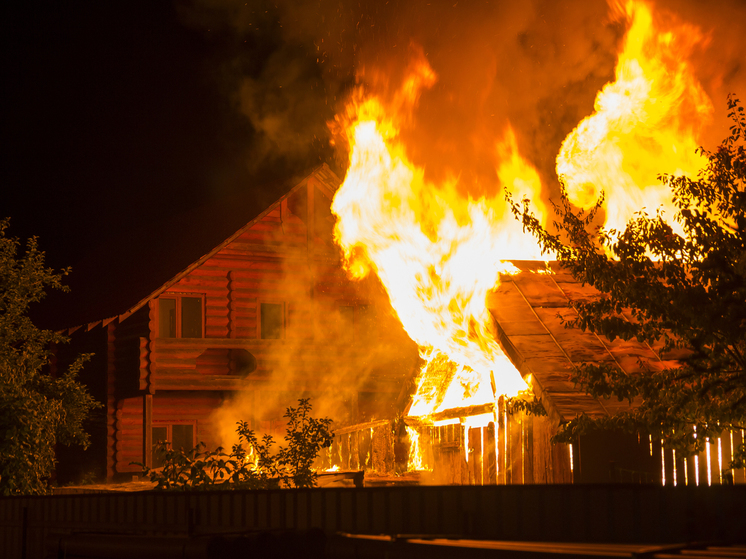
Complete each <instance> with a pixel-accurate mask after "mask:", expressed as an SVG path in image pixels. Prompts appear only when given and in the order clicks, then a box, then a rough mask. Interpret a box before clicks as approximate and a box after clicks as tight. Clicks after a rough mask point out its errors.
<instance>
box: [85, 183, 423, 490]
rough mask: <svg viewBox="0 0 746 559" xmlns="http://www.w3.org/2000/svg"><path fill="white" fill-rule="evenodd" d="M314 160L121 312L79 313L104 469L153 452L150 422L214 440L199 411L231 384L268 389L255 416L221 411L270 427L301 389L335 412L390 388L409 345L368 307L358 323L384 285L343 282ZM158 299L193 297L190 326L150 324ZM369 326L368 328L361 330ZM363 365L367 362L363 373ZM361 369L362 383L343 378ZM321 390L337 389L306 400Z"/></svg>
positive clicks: (120, 468)
mask: <svg viewBox="0 0 746 559" xmlns="http://www.w3.org/2000/svg"><path fill="white" fill-rule="evenodd" d="M324 172H325V171H323V169H322V172H321V175H320V176H321V179H319V177H317V176H315V175H312V176H311V177H310V178H308V179H306V180H305V181H304V182H302V183H301V184H300V185H298V186H297V187H296V188H295V189H293V191H291V192H290V193H289V195H287V196H286V197H284V198H283V199H281V200H280V201H278V202H277V203H276V204H275V205H274V206H273V207H271V208H269V209H268V210H267V211H265V212H264V213H263V214H262V215H260V216H259V217H258V218H257V219H255V220H254V221H253V222H251V223H250V224H249V225H248V226H247V227H245V228H244V229H243V230H241V231H240V232H239V233H238V234H237V235H235V236H234V237H233V238H232V239H230V240H229V241H227V242H226V243H224V244H223V245H221V246H220V247H218V248H216V249H215V250H214V251H213V252H212V253H210V254H208V255H206V256H205V257H203V258H202V259H201V260H199V261H198V262H196V263H194V264H193V265H192V266H190V267H189V268H187V269H186V270H185V271H183V272H182V273H181V274H179V276H177V277H176V278H174V280H172V281H171V282H169V283H168V284H166V285H165V286H164V288H162V289H161V290H160V291H159V292H156V293H155V294H154V295H151V297H150V298H149V299H146V300H145V301H144V303H142V304H140V306H139V307H137V310H135V311H134V312H128V313H125V314H123V315H120V316H119V317H115V318H113V319H110V320H108V321H103V322H99V323H98V325H97V326H96V325H95V324H94V325H90V326H89V328H88V329H92V330H91V331H93V330H97V331H98V332H100V333H101V336H100V337H101V340H100V342H101V343H100V344H99V345H100V346H101V347H100V348H98V349H97V353H98V354H100V355H102V356H103V363H104V365H103V366H102V367H100V369H101V371H100V372H99V373H100V374H99V376H100V378H101V379H104V384H105V390H104V393H103V396H102V399H103V400H105V402H106V434H107V441H108V442H107V444H106V452H105V453H104V454H105V464H106V474H107V477H109V478H112V477H120V478H125V479H126V478H128V477H129V476H131V475H133V474H136V473H138V472H139V471H140V467H139V466H136V465H132V463H133V462H141V463H144V464H146V465H148V466H153V465H155V464H154V462H153V455H152V448H153V444H154V443H155V442H156V440H155V438H157V437H159V436H161V435H163V434H164V433H166V434H167V436H168V437H173V436H176V433H177V432H178V434H179V436H180V437H182V439H184V437H187V438H188V437H189V433H191V440H192V442H193V443H196V442H199V441H203V442H205V443H207V444H208V445H212V446H216V445H217V444H219V443H220V442H222V441H218V440H217V439H216V437H215V431H214V429H213V427H214V425H213V424H212V414H213V412H214V411H215V410H217V409H218V408H220V407H221V405H222V404H223V403H224V402H226V401H227V400H230V398H231V395H233V394H236V393H238V392H239V391H240V392H242V393H244V397H243V399H244V401H246V402H255V403H256V404H257V405H258V404H262V403H266V402H267V401H272V402H275V403H276V405H275V406H274V408H272V409H270V410H264V412H263V415H262V416H261V417H254V418H252V417H246V416H245V415H244V416H241V417H238V416H236V418H235V419H236V420H238V419H246V420H249V421H253V423H252V427H253V428H255V429H257V430H269V431H273V432H274V434H275V435H276V436H277V435H280V434H281V433H282V434H284V420H283V419H282V413H283V412H284V409H285V407H287V406H289V405H293V404H294V403H296V399H297V398H298V397H300V396H302V395H305V396H306V397H308V396H310V397H312V399H313V401H312V403H313V404H314V413H315V414H321V415H331V414H332V412H334V413H339V412H340V406H342V412H343V413H344V414H345V417H344V419H345V420H346V421H350V420H352V421H354V420H357V421H360V420H364V419H365V418H366V416H365V415H359V414H360V407H359V405H358V391H360V390H364V391H365V394H366V396H367V397H372V398H373V399H374V400H379V399H380V400H382V401H393V400H394V399H395V397H396V395H397V394H398V392H399V390H400V387H401V385H402V384H403V376H402V375H403V374H404V373H405V372H408V370H409V369H410V368H411V366H412V364H413V363H414V362H416V359H417V352H416V348H414V346H413V345H412V343H411V342H409V341H408V338H407V337H406V334H404V332H403V330H402V329H401V327H400V326H398V327H397V326H396V325H395V324H396V320H395V318H394V317H390V316H383V313H381V315H382V316H381V322H382V325H379V326H380V328H373V329H371V328H370V326H371V324H373V325H374V326H375V324H374V320H373V319H371V318H370V317H375V316H376V314H377V313H376V311H375V306H376V304H381V303H385V298H384V299H380V300H378V302H376V300H375V299H376V297H377V296H379V295H376V294H371V292H370V290H369V287H366V286H365V284H359V283H353V282H350V281H349V280H348V279H347V277H346V274H345V272H344V270H343V269H342V267H341V265H340V262H339V256H338V253H337V252H336V249H335V248H334V246H333V241H332V227H333V219H332V216H331V213H330V211H329V203H330V200H331V197H332V195H333V188H334V185H333V184H332V185H331V186H330V185H329V184H326V183H329V182H330V181H329V180H326V179H328V177H326V178H324V176H323V173H324ZM161 299H169V300H173V301H175V303H174V304H173V305H174V306H176V305H180V304H181V302H182V300H183V299H189V300H191V301H194V300H195V299H198V300H199V301H200V313H201V319H202V325H201V331H200V332H193V331H190V332H189V334H188V336H187V335H186V333H185V332H184V331H182V330H183V326H175V327H174V332H170V331H169V332H167V335H163V334H164V332H163V331H162V330H161V326H162V317H160V316H159V314H160V312H161V310H160V306H159V305H160V303H159V301H160V300H161ZM263 304H267V305H274V307H273V308H274V309H277V308H279V309H280V311H281V312H280V313H279V316H280V331H279V333H276V335H274V336H269V337H271V338H273V339H267V338H268V336H267V335H266V334H267V332H266V331H265V332H264V333H263V330H262V305H263ZM342 311H344V312H342ZM181 312H182V313H183V312H185V311H183V309H182V310H181ZM345 313H346V314H345ZM368 315H369V316H368ZM177 316H178V315H177ZM366 316H368V318H367V319H366ZM345 319H349V321H350V322H345ZM363 319H366V320H367V322H366V320H363ZM177 322H178V321H177ZM352 322H354V327H353V324H352ZM391 323H393V324H394V327H393V328H392V327H391ZM265 327H266V325H265ZM397 328H398V329H397ZM378 329H380V330H381V331H383V333H382V334H381V336H380V337H379V335H378V334H377V333H376V334H374V333H373V331H374V330H376V331H377V330H378ZM85 335H86V336H90V332H86V334H85ZM373 345H375V346H376V348H377V349H376V351H373V349H372V347H373ZM384 346H385V351H383V350H381V348H384ZM376 352H377V353H376ZM386 352H388V354H389V355H383V353H386ZM392 363H393V364H392ZM376 366H378V367H379V368H382V371H381V372H380V374H372V371H374V369H375V368H376ZM361 372H362V373H364V375H363V376H365V377H366V379H367V380H366V382H365V383H364V384H363V383H356V381H355V379H356V378H358V377H360V376H361ZM340 379H348V380H350V382H339V381H340ZM329 392H333V393H334V395H335V398H337V400H339V402H337V403H336V404H335V406H336V407H331V408H328V409H321V410H320V409H319V402H320V401H321V399H323V398H324V397H325V396H324V394H325V393H329ZM379 396H380V398H379ZM369 407H370V406H367V407H366V408H365V413H367V414H368V416H369V415H370V414H371V413H372V412H371V411H370V410H369V409H368V408H369ZM322 408H323V406H322ZM330 410H331V411H330ZM335 419H339V418H337V417H335ZM190 429H191V430H190ZM276 438H277V437H276ZM379 462H380V460H379Z"/></svg>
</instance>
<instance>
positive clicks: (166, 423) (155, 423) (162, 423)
mask: <svg viewBox="0 0 746 559" xmlns="http://www.w3.org/2000/svg"><path fill="white" fill-rule="evenodd" d="M174 425H191V426H192V449H194V448H196V446H197V421H196V420H191V421H190V420H179V419H154V420H152V421H151V422H150V440H151V447H150V463H151V464H155V445H156V444H157V443H158V440H156V438H155V436H153V429H154V428H156V427H165V428H166V442H167V443H168V448H169V450H173V446H172V445H173V441H174V434H173V426H174ZM190 450H191V449H190ZM154 467H156V466H154ZM158 467H160V466H158Z"/></svg>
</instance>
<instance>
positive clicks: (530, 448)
mask: <svg viewBox="0 0 746 559" xmlns="http://www.w3.org/2000/svg"><path fill="white" fill-rule="evenodd" d="M521 415H522V416H523V417H522V420H521V421H522V424H523V433H522V439H523V483H526V484H528V483H534V421H533V419H534V417H533V416H532V415H527V414H521Z"/></svg>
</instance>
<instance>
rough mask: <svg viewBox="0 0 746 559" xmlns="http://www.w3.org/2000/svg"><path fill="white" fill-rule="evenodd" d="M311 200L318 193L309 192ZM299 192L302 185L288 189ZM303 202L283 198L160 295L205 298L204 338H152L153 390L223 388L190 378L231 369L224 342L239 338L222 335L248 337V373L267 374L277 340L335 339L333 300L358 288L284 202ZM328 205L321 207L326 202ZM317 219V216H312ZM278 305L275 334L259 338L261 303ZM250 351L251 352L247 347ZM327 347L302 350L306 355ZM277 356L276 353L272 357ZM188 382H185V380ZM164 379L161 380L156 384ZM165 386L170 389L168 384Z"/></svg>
mask: <svg viewBox="0 0 746 559" xmlns="http://www.w3.org/2000/svg"><path fill="white" fill-rule="evenodd" d="M316 194H317V195H316V197H315V198H316V199H320V198H322V197H323V195H322V194H321V193H319V192H317V193H316ZM301 195H304V196H305V195H306V194H305V189H301V190H300V191H298V192H296V194H295V195H294V196H296V197H299V196H301ZM291 207H293V208H296V211H298V212H299V213H302V212H301V211H300V210H298V209H297V208H298V207H300V208H304V207H305V206H304V203H300V202H296V203H293V197H291V198H290V200H285V201H283V202H282V203H281V204H280V205H278V206H277V207H276V208H274V209H273V210H272V211H270V212H268V213H267V214H266V215H265V216H264V217H263V218H262V219H261V220H259V221H258V222H257V223H255V224H254V225H253V226H252V227H251V228H250V229H248V230H247V231H245V232H244V233H243V234H242V235H240V236H239V237H238V238H236V239H235V240H234V241H233V242H231V243H230V244H228V245H227V246H226V247H225V248H223V249H222V250H220V251H219V252H218V253H216V254H215V255H214V256H213V257H211V258H210V259H208V260H207V261H205V262H204V263H203V264H201V265H200V266H199V267H197V268H196V269H194V270H193V271H191V272H190V273H189V274H188V275H187V276H185V277H184V278H182V279H181V280H180V281H179V282H177V283H176V284H174V285H173V286H172V287H170V288H169V289H168V290H167V291H166V292H165V293H164V295H168V294H174V295H177V294H181V295H195V296H196V295H199V296H203V297H204V298H205V306H204V309H205V316H204V318H205V338H204V339H202V340H195V339H186V340H185V339H178V338H172V339H157V338H156V339H153V340H152V343H151V347H150V350H151V353H150V359H151V363H152V364H151V374H152V377H153V381H154V383H156V384H161V385H162V386H161V387H160V389H165V386H169V387H170V385H171V384H174V383H179V382H187V385H188V386H190V388H192V389H200V387H199V386H198V385H200V384H201V385H202V389H217V388H219V389H231V388H235V387H234V386H229V385H223V386H217V385H215V384H211V383H210V382H206V381H205V379H203V380H202V381H198V380H197V379H195V378H190V377H191V376H194V375H199V376H202V377H212V378H216V377H225V376H230V375H231V374H233V373H234V371H233V369H232V367H231V362H232V360H231V355H232V354H231V349H233V348H240V347H246V346H245V344H242V343H235V344H233V345H231V344H227V343H225V341H226V340H236V342H238V340H254V341H256V344H254V345H252V346H251V348H249V351H250V352H251V353H252V355H253V356H254V357H255V358H256V362H257V369H256V371H254V372H252V377H253V378H254V379H257V380H261V379H262V378H265V379H266V378H267V377H268V375H269V374H270V373H271V372H272V370H273V368H274V365H275V364H274V363H272V360H273V358H275V357H276V355H277V353H278V346H281V345H282V344H283V343H284V344H287V343H291V342H292V343H294V344H303V343H308V344H318V343H319V342H323V343H324V344H325V347H326V346H328V344H330V343H331V344H333V345H338V344H341V343H342V340H341V339H340V333H341V332H340V324H339V315H338V313H337V312H336V309H337V307H338V305H339V304H340V303H341V302H344V301H349V302H351V303H347V304H354V302H356V301H359V300H360V293H358V287H357V286H356V285H355V284H354V283H353V282H350V281H349V280H348V279H347V278H346V277H345V274H344V271H343V270H342V268H341V266H340V265H339V261H338V257H337V255H336V253H335V252H333V250H331V248H330V247H329V246H328V243H325V242H323V241H322V240H321V239H317V238H316V237H315V236H314V235H311V237H310V238H311V241H310V242H311V243H313V244H314V246H309V235H308V231H307V227H306V223H305V221H306V220H305V215H301V216H300V217H299V216H298V215H295V214H294V213H293V212H291V211H290V208H291ZM327 212H328V208H327ZM319 219H321V218H320V217H319V216H317V220H316V221H319ZM263 302H264V303H279V304H283V305H284V307H283V310H284V333H283V341H282V342H279V341H276V340H260V331H259V329H260V324H259V312H260V308H261V307H260V306H261V304H262V303H263ZM150 306H151V309H150V319H151V331H153V332H155V331H157V330H156V328H157V317H156V315H157V301H153V302H151V305H150ZM254 350H256V352H258V354H255V351H254ZM324 353H328V351H321V348H316V351H310V352H307V351H304V352H303V353H302V355H303V357H304V358H305V359H307V360H308V361H311V360H312V358H313V357H319V356H321V355H323V354H324ZM274 360H275V361H276V360H277V359H276V358H275V359H274ZM328 361H329V360H328V359H327V360H326V362H323V360H322V361H317V362H316V363H315V364H313V365H311V367H310V369H313V370H324V368H325V367H328V366H329V362H328ZM189 381H195V382H192V383H191V385H190V384H189ZM164 384H165V386H164ZM169 389H171V388H169Z"/></svg>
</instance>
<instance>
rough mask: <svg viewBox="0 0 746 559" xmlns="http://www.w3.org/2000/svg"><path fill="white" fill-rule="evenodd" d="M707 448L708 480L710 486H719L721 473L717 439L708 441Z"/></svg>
mask: <svg viewBox="0 0 746 559" xmlns="http://www.w3.org/2000/svg"><path fill="white" fill-rule="evenodd" d="M708 446H709V449H710V479H711V480H712V485H720V483H721V475H722V473H721V470H720V452H719V448H718V439H710V441H709V442H708Z"/></svg>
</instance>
